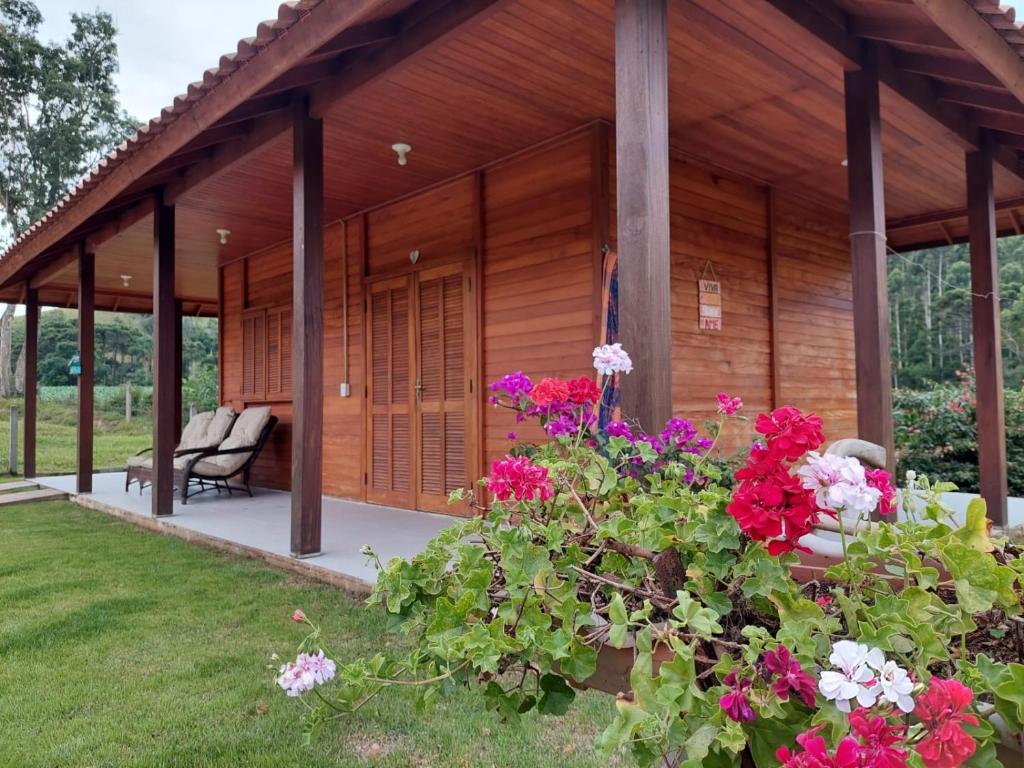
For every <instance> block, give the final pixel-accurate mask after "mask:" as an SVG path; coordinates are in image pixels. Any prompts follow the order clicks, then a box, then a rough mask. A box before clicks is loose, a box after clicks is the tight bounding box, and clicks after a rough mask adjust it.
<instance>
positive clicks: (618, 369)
mask: <svg viewBox="0 0 1024 768" xmlns="http://www.w3.org/2000/svg"><path fill="white" fill-rule="evenodd" d="M594 368H595V369H596V370H597V372H598V373H600V374H601V375H602V376H611V375H612V374H613V373H629V372H630V371H632V370H633V361H632V360H630V359H629V355H628V354H627V353H626V350H624V349H623V348H622V345H621V344H619V343H618V342H616V343H615V344H604V345H603V346H600V347H594Z"/></svg>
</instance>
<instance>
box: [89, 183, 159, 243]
mask: <svg viewBox="0 0 1024 768" xmlns="http://www.w3.org/2000/svg"><path fill="white" fill-rule="evenodd" d="M152 213H153V198H152V197H148V198H146V199H145V200H143V201H141V202H139V203H136V204H135V205H134V206H132V207H131V208H129V209H128V210H127V211H125V212H124V213H122V214H121V215H120V216H118V217H117V218H116V219H114V220H113V221H109V222H107V223H106V224H104V225H103V226H102V227H100V228H99V229H98V230H96V231H95V232H93V233H91V234H90V235H89V236H88V237H86V238H85V249H86V250H87V251H89V252H90V253H95V252H96V249H97V248H99V247H100V246H101V245H103V243H105V242H106V241H107V240H110V239H111V238H114V237H117V236H118V235H119V234H121V233H122V232H124V231H125V230H126V229H129V228H131V227H133V226H135V225H136V224H138V223H139V222H140V221H142V220H143V219H145V218H146V217H147V216H149V215H151V214H152Z"/></svg>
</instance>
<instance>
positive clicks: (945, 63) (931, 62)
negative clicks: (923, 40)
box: [892, 51, 1004, 88]
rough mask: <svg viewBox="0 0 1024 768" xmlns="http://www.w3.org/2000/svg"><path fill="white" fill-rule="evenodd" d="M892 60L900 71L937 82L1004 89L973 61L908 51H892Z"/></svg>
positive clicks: (991, 75)
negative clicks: (931, 78) (923, 76)
mask: <svg viewBox="0 0 1024 768" xmlns="http://www.w3.org/2000/svg"><path fill="white" fill-rule="evenodd" d="M892 59H893V63H894V64H895V65H896V66H897V67H899V68H900V69H903V70H906V71H907V72H913V73H915V74H918V75H927V76H928V77H934V78H935V79H937V80H945V81H949V82H953V83H962V84H965V85H981V86H984V87H986V88H1003V87H1004V86H1003V84H1002V83H1001V82H999V80H997V79H996V77H995V76H994V75H993V74H992V73H991V72H989V71H988V70H987V69H985V67H983V66H982V65H981V64H978V63H976V62H973V61H960V60H958V59H948V58H945V57H942V56H930V55H928V54H926V53H911V52H910V51H893V52H892Z"/></svg>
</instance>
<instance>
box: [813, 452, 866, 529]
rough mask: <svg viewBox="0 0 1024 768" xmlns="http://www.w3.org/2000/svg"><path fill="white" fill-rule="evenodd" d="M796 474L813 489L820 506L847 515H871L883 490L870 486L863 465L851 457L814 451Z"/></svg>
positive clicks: (855, 516)
mask: <svg viewBox="0 0 1024 768" xmlns="http://www.w3.org/2000/svg"><path fill="white" fill-rule="evenodd" d="M797 474H798V475H799V476H800V483H801V485H803V487H804V488H806V489H808V490H811V491H814V500H815V501H816V502H817V504H818V506H819V507H821V508H822V509H829V510H832V511H833V512H836V513H845V514H844V516H846V517H853V518H860V517H862V516H864V515H868V514H870V513H871V512H873V511H874V510H875V508H876V507H877V506H878V501H879V499H881V497H882V492H881V491H879V490H878V489H877V488H872V487H871V486H869V485H868V483H867V478H866V476H865V474H864V466H863V465H862V464H861V463H860V462H859V461H857V459H855V458H853V457H852V456H836V455H834V454H831V453H826V454H824V455H823V454H820V453H818V452H817V451H812V452H811V453H810V454H808V457H807V462H806V463H805V464H804V465H803V466H802V467H800V468H799V469H798V470H797Z"/></svg>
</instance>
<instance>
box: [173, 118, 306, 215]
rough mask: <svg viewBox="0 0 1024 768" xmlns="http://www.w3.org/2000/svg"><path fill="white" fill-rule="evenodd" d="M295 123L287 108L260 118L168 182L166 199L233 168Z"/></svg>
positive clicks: (181, 193) (183, 192)
mask: <svg viewBox="0 0 1024 768" xmlns="http://www.w3.org/2000/svg"><path fill="white" fill-rule="evenodd" d="M290 126H291V117H290V115H289V114H288V113H287V112H279V113H275V114H273V115H268V116H267V117H265V118H263V119H261V120H258V121H256V122H255V123H254V124H253V125H252V127H251V128H250V129H249V130H248V131H247V132H246V133H245V134H244V135H243V136H242V137H241V138H239V139H237V140H235V141H232V142H228V143H225V144H222V145H221V146H219V147H217V148H216V149H215V150H214V151H213V153H212V154H211V155H210V157H209V158H208V159H207V160H204V161H201V162H199V163H196V164H195V165H193V166H191V167H190V168H189V169H188V170H187V171H185V173H184V174H182V175H181V176H180V177H179V178H177V179H175V180H174V181H171V182H168V183H167V184H166V185H165V186H164V201H165V202H166V203H167V204H168V205H174V204H175V203H176V202H177V201H178V200H179V199H180V198H181V197H182V196H184V195H185V194H187V193H188V192H189V191H190V190H192V189H195V188H196V187H198V186H200V185H202V184H205V183H207V182H209V181H211V180H213V179H214V178H216V177H217V176H219V175H221V174H222V173H225V172H226V171H229V170H230V169H231V168H233V167H234V166H235V165H237V164H238V163H240V162H241V161H242V160H244V159H245V158H246V157H248V156H249V155H251V154H252V153H253V152H256V151H258V150H260V149H262V148H263V147H264V146H266V145H267V144H269V143H270V142H272V141H273V140H274V139H276V138H278V137H279V136H281V134H283V133H284V132H285V131H287V130H288V129H289V127H290Z"/></svg>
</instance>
